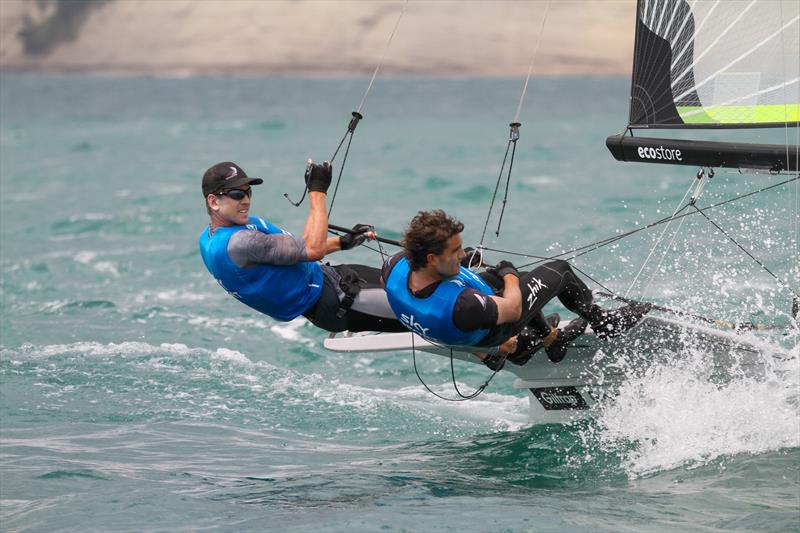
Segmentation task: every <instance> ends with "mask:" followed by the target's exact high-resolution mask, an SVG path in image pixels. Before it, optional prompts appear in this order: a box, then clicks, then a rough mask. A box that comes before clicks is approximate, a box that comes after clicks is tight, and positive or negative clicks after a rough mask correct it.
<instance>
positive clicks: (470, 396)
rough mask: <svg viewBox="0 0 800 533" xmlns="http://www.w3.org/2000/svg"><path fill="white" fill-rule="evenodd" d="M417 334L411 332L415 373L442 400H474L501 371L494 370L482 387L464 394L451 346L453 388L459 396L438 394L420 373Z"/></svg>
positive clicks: (429, 390) (423, 384) (424, 385)
mask: <svg viewBox="0 0 800 533" xmlns="http://www.w3.org/2000/svg"><path fill="white" fill-rule="evenodd" d="M415 336H416V335H415V334H414V333H411V359H412V361H413V363H414V373H415V374H416V375H417V379H418V380H419V382H420V383H422V386H423V387H425V389H427V391H428V392H430V393H431V394H433V395H434V396H436V397H437V398H439V399H440V400H445V401H447V402H463V401H466V400H472V399H473V398H477V397H478V396H480V395H481V394H482V393H483V391H484V390H485V389H486V387H487V386H489V382H491V381H492V380H493V379H494V377H495V376H496V375H497V373H498V372H499V371H500V370H495V371H493V372H492V375H491V376H489V379H487V380H486V381H485V382H484V383H483V385H481V386H480V387H478V388H477V389H475V391H474V392H472V393H470V394H466V395H465V394H462V393H461V391H460V390H459V388H458V384H457V383H456V371H455V367H454V365H453V359H454V357H453V349H452V348H450V375H451V377H452V380H453V388H454V389H455V391H456V394H458V396H459V398H447V397H446V396H442V395H441V394H438V393H437V392H434V391H433V390H432V389H431V388H430V387H429V386H428V384H427V383H425V380H423V379H422V376H420V374H419V369H418V368H417V349H416V344H415V343H414V337H415ZM436 346H439V347H440V348H444V346H441V345H436Z"/></svg>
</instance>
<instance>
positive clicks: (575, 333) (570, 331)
mask: <svg viewBox="0 0 800 533" xmlns="http://www.w3.org/2000/svg"><path fill="white" fill-rule="evenodd" d="M588 325H589V322H588V321H587V320H586V319H585V318H580V317H578V318H576V319H574V320H572V321H571V322H570V323H569V324H567V325H566V326H565V327H564V329H559V330H558V336H557V337H556V340H554V341H553V343H552V344H551V345H550V346H545V348H544V351H545V353H546V354H547V357H548V359H550V360H551V361H552V362H554V363H558V362H560V361H561V360H562V359H564V356H565V355H567V345H569V343H571V342H572V341H574V340H575V339H577V338H578V337H580V336H581V335H583V332H584V331H586V326H588Z"/></svg>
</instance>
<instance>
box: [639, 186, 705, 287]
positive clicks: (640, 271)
mask: <svg viewBox="0 0 800 533" xmlns="http://www.w3.org/2000/svg"><path fill="white" fill-rule="evenodd" d="M692 185H694V178H692V183H691V184H690V185H689V188H688V189H687V190H686V194H684V195H683V198H682V199H681V201H680V202H678V206H680V205H683V207H676V208H675V211H674V212H673V213H672V218H674V217H675V215H677V214H678V213H680V212H681V211H682V210H684V209H686V205H685V204H684V202H685V201H686V197H687V196H689V194H691V192H692V188H693V187H692ZM671 223H672V221H671V220H670V222H669V223H667V225H666V226H664V230H663V231H662V232H661V235H659V236H658V239H657V240H656V243H655V244H654V245H653V247H652V248H651V249H650V253H649V254H647V257H646V258H645V260H644V262H643V263H642V266H641V268H640V269H639V272H637V273H636V276H634V278H633V281H631V284H630V285H629V286H628V290H627V291H625V297H626V298H627V297H628V295H629V294H630V293H631V290H632V289H633V286H634V285H636V281H637V280H638V279H639V276H640V275H641V274H642V272H643V271H644V268H645V267H646V266H647V263H648V262H649V261H650V258H651V257H652V256H653V254H654V253H655V251H656V249H657V248H658V246H659V245H660V244H661V241H662V240H663V239H664V234H665V233H666V232H667V230H668V229H669V225H670V224H671ZM681 224H683V220H681ZM678 230H680V228H678ZM675 235H677V232H676V233H675ZM673 242H674V236H673ZM670 245H671V243H670ZM668 250H669V248H667V249H666V250H665V251H664V255H663V256H661V262H663V261H664V257H666V255H667V253H666V252H667V251H668ZM661 262H659V266H661ZM656 270H658V269H656ZM651 279H652V278H651ZM649 285H650V283H649V282H648V284H647V286H649ZM645 290H646V289H645ZM642 292H645V291H642Z"/></svg>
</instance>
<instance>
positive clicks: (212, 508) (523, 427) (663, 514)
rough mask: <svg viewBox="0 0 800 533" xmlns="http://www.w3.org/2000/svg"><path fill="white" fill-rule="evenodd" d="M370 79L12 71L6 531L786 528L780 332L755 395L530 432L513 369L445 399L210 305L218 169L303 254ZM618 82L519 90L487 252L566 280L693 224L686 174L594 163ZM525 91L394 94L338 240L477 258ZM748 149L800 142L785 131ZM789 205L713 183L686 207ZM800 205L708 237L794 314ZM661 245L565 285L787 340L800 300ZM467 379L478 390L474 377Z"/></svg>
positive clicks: (727, 265) (711, 386) (619, 93)
mask: <svg viewBox="0 0 800 533" xmlns="http://www.w3.org/2000/svg"><path fill="white" fill-rule="evenodd" d="M367 81H368V80H366V79H361V78H357V79H348V80H337V79H299V78H231V77H219V78H188V79H153V78H145V77H143V78H135V77H122V78H103V77H77V76H76V77H69V76H66V77H64V76H33V75H9V74H3V76H2V78H0V202H1V205H2V210H0V216H1V217H2V220H0V223H1V224H0V252H1V257H0V272H1V273H2V284H1V285H0V296H2V303H1V304H0V313H1V314H2V319H1V320H2V322H1V323H0V377H1V379H2V382H1V384H0V395H1V396H0V397H1V398H2V403H1V404H0V445H2V455H0V523H1V524H2V529H3V530H4V531H19V530H38V531H45V530H66V531H112V530H115V531H116V530H127V531H154V530H208V529H218V530H229V531H234V530H236V531H266V530H292V531H379V530H380V531H392V530H401V531H402V530H405V531H587V532H588V531H609V532H611V531H614V532H616V531H681V532H683V531H731V530H746V531H754V530H758V531H797V530H799V529H800V417H799V416H798V415H800V366H798V349H797V337H796V336H792V335H791V334H788V335H783V333H785V332H786V331H788V330H778V331H777V332H775V333H774V334H769V333H768V334H758V336H757V340H758V342H762V343H765V345H766V346H767V347H768V348H770V349H771V350H773V351H779V352H780V353H782V354H784V356H783V357H782V358H780V359H777V360H773V359H769V360H765V361H764V367H765V368H766V371H765V373H762V375H761V376H760V377H759V378H758V379H756V378H753V377H752V376H747V375H744V374H741V375H738V374H736V373H735V372H734V373H733V377H732V378H730V379H728V380H726V381H722V382H720V381H718V380H715V379H712V378H711V377H710V376H709V371H708V368H707V361H706V360H705V359H704V355H706V354H703V353H699V352H698V353H694V352H691V351H690V353H684V354H674V355H675V357H674V363H663V362H662V363H659V364H658V365H655V366H654V367H653V368H648V369H647V371H646V372H640V373H638V374H636V375H635V376H631V379H630V380H629V382H627V383H626V384H625V385H624V386H623V388H622V389H621V390H620V391H619V394H618V396H617V397H616V398H615V399H614V401H612V402H609V403H608V405H607V406H606V407H605V409H604V410H603V411H602V412H601V413H600V414H599V416H598V417H596V418H594V419H591V420H584V421H580V422H576V423H574V424H570V425H550V426H530V425H529V423H528V418H527V405H528V399H527V397H526V394H525V392H524V391H521V390H519V389H515V388H514V387H513V378H512V376H511V375H510V374H509V373H503V372H501V373H500V374H499V375H498V376H497V377H496V378H495V379H494V380H493V381H492V383H491V384H490V386H489V387H488V389H487V390H486V392H485V393H484V394H482V395H481V396H479V397H478V398H477V399H475V400H472V401H466V402H447V401H443V400H439V399H437V398H435V397H433V396H432V395H430V394H429V393H428V392H427V391H426V390H425V389H424V388H423V387H422V385H421V384H420V383H419V381H418V379H417V377H416V375H415V372H414V368H413V366H412V356H411V355H412V354H411V353H409V352H398V353H393V354H362V355H348V354H337V353H331V352H327V351H326V350H325V349H324V348H323V346H322V343H323V340H324V339H325V337H326V333H325V332H323V331H320V330H318V329H316V328H314V327H313V326H311V325H310V324H309V323H308V322H307V321H305V320H304V319H298V320H295V321H293V322H290V323H279V322H276V321H274V320H271V319H270V318H268V317H265V316H262V315H260V314H258V313H256V312H254V311H251V310H250V309H249V308H247V307H245V306H243V305H242V304H240V303H238V302H237V301H235V300H234V299H233V298H231V297H230V296H228V295H227V294H225V292H224V291H223V290H222V289H221V288H220V287H219V286H218V285H217V284H216V283H215V282H214V280H213V279H212V278H211V277H210V276H209V275H208V273H207V272H206V270H205V268H204V266H203V264H202V261H201V259H200V257H199V254H198V249H197V237H198V235H199V234H200V232H201V230H202V229H203V228H204V226H205V225H206V224H207V216H206V213H205V209H204V201H203V196H202V194H201V191H200V177H201V175H202V173H203V171H204V170H205V169H206V168H207V167H208V166H210V165H211V164H213V163H216V162H218V161H225V160H231V161H235V162H237V163H238V164H240V165H241V166H242V167H243V168H244V169H245V170H246V171H247V172H248V173H249V174H251V175H254V176H258V177H262V178H264V180H265V183H264V184H263V185H261V186H257V187H255V188H254V194H253V207H252V213H253V214H256V215H260V216H263V217H267V218H269V219H270V220H272V221H273V222H275V223H277V224H279V225H282V226H284V227H285V228H286V229H288V230H290V231H293V232H296V233H298V234H299V233H302V228H303V224H304V221H305V216H306V213H307V204H304V205H303V206H301V207H300V208H295V207H292V206H291V205H290V204H289V203H288V202H287V201H286V200H285V199H284V198H283V193H289V195H290V196H291V197H292V198H295V199H297V198H299V196H300V195H301V192H302V185H303V182H302V175H303V169H304V166H305V161H306V159H307V158H308V157H313V158H315V159H317V160H322V159H326V158H330V157H331V156H332V154H333V152H334V150H335V148H336V145H337V144H338V142H339V140H340V139H341V137H342V135H343V134H344V132H345V129H346V126H347V122H348V120H349V118H350V112H351V111H353V110H354V109H355V108H356V106H357V105H358V103H359V102H360V101H361V98H362V96H363V94H364V90H365V89H366V86H367ZM628 83H629V82H628V80H626V79H622V78H567V79H535V80H533V81H532V83H531V85H530V88H529V92H528V94H527V95H526V100H525V105H524V106H523V108H522V113H521V116H520V121H521V122H522V124H523V126H522V128H521V132H520V133H521V137H520V140H519V141H518V144H517V150H516V158H515V161H514V166H513V172H512V177H511V182H510V187H509V193H508V201H507V204H506V207H505V213H504V216H503V224H502V228H501V231H500V235H499V236H496V235H495V229H496V226H497V217H498V209H499V208H500V206H501V204H502V200H501V198H502V194H503V192H504V184H505V177H503V180H502V181H501V185H500V190H499V196H498V200H497V202H496V204H495V210H494V212H493V215H492V217H491V220H490V222H489V224H488V229H487V231H486V237H485V242H484V244H485V245H486V246H487V247H490V248H494V249H501V250H506V251H509V252H519V253H521V254H528V255H531V256H536V255H541V256H551V255H555V254H558V253H560V252H562V251H565V250H569V249H572V248H575V247H578V246H582V245H585V244H588V243H591V242H594V241H597V240H600V239H604V238H606V237H609V236H612V235H615V234H619V233H622V232H624V231H628V230H630V229H635V228H639V227H643V226H644V225H646V224H647V223H648V222H650V221H653V220H656V219H660V218H663V217H665V216H668V215H670V214H672V213H673V212H674V210H675V209H676V208H678V207H679V206H681V205H683V204H685V200H684V194H685V193H686V192H687V190H688V189H689V187H690V186H691V185H692V184H693V183H694V182H696V178H695V173H696V171H697V169H694V168H690V167H680V168H673V167H667V166H661V165H635V164H631V163H618V162H615V161H614V160H613V158H612V157H611V156H610V154H609V153H608V151H607V150H606V148H605V146H604V140H605V137H606V135H608V134H611V133H615V132H618V131H620V130H621V129H622V128H623V127H624V125H625V123H626V120H625V119H626V113H627V94H628V89H629V88H628ZM522 85H523V80H520V79H498V80H483V79H426V78H403V79H387V78H383V79H381V78H379V79H378V81H377V82H376V84H375V86H374V87H373V90H372V92H371V93H370V94H369V95H368V98H367V100H366V103H365V107H364V108H363V110H362V112H363V113H364V115H365V118H364V120H363V121H362V122H361V123H360V124H359V126H358V128H357V130H356V132H355V136H354V139H353V143H352V146H351V148H350V152H349V155H348V159H347V164H346V167H345V170H344V173H343V177H342V181H341V183H340V186H339V190H338V194H337V196H336V201H335V204H334V207H333V213H332V222H334V223H336V224H340V225H345V226H349V225H352V224H356V223H369V224H374V225H375V226H376V228H377V230H378V231H379V233H380V234H382V235H383V236H386V237H389V238H394V239H396V238H398V237H399V236H400V234H401V232H402V230H403V228H404V226H405V224H406V223H407V222H408V220H409V219H410V218H411V217H412V216H413V215H414V214H415V213H416V212H417V211H418V210H421V209H432V208H443V209H445V210H447V212H448V213H450V214H452V215H454V216H456V217H458V218H459V219H461V220H462V221H463V222H464V223H465V225H466V230H465V232H464V240H465V243H466V244H467V245H472V246H474V245H476V244H478V243H479V242H480V239H481V234H482V232H483V228H484V224H485V221H486V216H487V210H488V208H489V204H490V202H491V198H492V193H493V191H494V189H495V184H496V181H497V178H498V174H499V172H500V164H501V162H502V159H503V154H504V151H505V148H506V145H507V140H508V133H509V132H508V123H509V122H511V121H512V119H513V118H514V112H515V110H516V106H517V102H518V99H519V96H520V91H521V89H522ZM736 135H738V136H739V137H738V138H739V139H744V140H749V141H751V142H752V141H755V142H776V143H781V144H782V143H785V142H786V140H787V139H789V142H797V141H796V131H795V130H789V131H783V130H778V131H755V132H753V131H749V132H740V133H737V134H736ZM707 138H708V137H707ZM343 155H344V154H343V152H340V154H339V155H338V156H337V158H336V161H335V164H336V167H337V168H339V166H340V165H341V163H342V161H343ZM507 168H508V167H506V169H507ZM783 179H785V176H770V175H768V174H766V175H764V174H761V175H750V174H739V173H736V172H718V173H717V176H716V177H715V178H714V179H713V180H712V181H711V182H710V183H709V185H708V186H707V187H706V192H705V193H704V195H703V196H702V197H701V199H700V200H699V201H698V206H703V207H705V206H709V205H711V204H714V203H719V202H721V201H722V200H724V199H727V198H730V197H733V196H736V195H740V194H744V193H747V192H749V191H752V190H755V189H758V188H761V187H765V186H768V185H771V184H777V183H779V182H780V181H781V180H783ZM798 190H799V189H798V187H797V185H796V183H795V184H793V185H790V186H779V187H776V188H775V189H772V190H770V191H767V192H765V193H762V194H758V195H755V196H752V197H748V198H747V199H744V200H741V201H738V202H735V203H733V204H726V205H724V206H721V207H719V208H715V209H712V210H710V211H708V212H707V214H708V215H709V216H710V217H711V218H712V219H714V220H715V222H717V223H718V224H720V226H722V227H724V228H725V229H726V230H728V231H729V233H730V234H731V235H732V236H733V237H734V238H735V239H736V240H737V241H738V242H739V243H740V244H741V245H742V246H744V247H746V248H747V249H748V250H749V251H751V252H752V253H753V254H754V255H756V256H757V257H759V258H760V259H761V260H762V261H763V262H764V264H765V265H766V266H768V267H769V268H770V270H772V272H774V273H775V274H776V275H777V276H778V277H780V278H781V279H782V280H784V281H785V282H786V283H788V284H789V285H791V286H792V287H793V288H794V290H798V285H800V283H798V280H799V279H800V275H799V274H798V270H797V263H798V242H797V227H798V222H797V207H798V198H799V197H800V194H798ZM663 229H664V226H658V227H657V228H654V229H653V230H650V231H643V232H640V233H638V234H636V235H634V236H632V237H630V238H628V239H624V240H621V241H618V242H616V243H614V244H613V245H611V246H606V247H603V248H600V249H598V250H596V251H594V252H592V253H589V254H586V255H584V256H581V257H579V258H578V259H576V261H575V263H574V264H575V266H576V267H578V268H580V269H581V271H582V272H583V273H584V275H586V276H588V277H586V278H584V279H587V281H588V280H589V277H591V278H592V279H593V280H596V282H597V284H595V283H594V282H591V281H590V284H591V285H592V288H601V287H605V288H608V289H611V290H614V291H617V292H620V293H623V294H624V293H627V294H629V295H630V296H633V297H637V298H645V299H649V300H652V301H655V302H659V303H661V304H666V305H673V306H677V307H680V308H683V309H689V310H691V311H693V312H695V313H698V314H702V315H704V316H710V317H713V318H719V319H723V320H728V321H754V322H769V323H777V324H780V325H783V326H788V325H789V324H790V322H791V318H790V308H791V297H790V293H788V292H787V291H786V289H785V288H782V287H781V286H780V284H778V283H776V282H775V281H774V280H773V279H772V278H771V277H770V276H769V275H768V274H766V273H765V272H764V271H763V270H762V269H761V268H760V267H759V266H758V265H756V264H754V263H753V262H752V261H750V260H749V259H748V258H747V257H746V256H744V255H743V253H742V252H741V250H739V249H738V248H736V246H734V245H733V244H732V243H731V242H730V241H729V240H728V238H726V237H725V236H724V235H722V234H721V233H720V232H719V231H718V230H716V229H715V228H713V227H712V226H711V225H710V224H708V223H707V222H706V221H704V220H703V219H702V218H701V217H700V216H693V217H686V218H685V219H682V221H676V222H674V223H673V224H672V225H671V226H670V227H669V229H668V230H667V231H666V232H664V233H663V234H662V230H663ZM659 239H660V241H659ZM656 244H659V245H658V246H657V247H655V252H654V253H652V254H651V250H653V248H654V246H655V245H656ZM371 248H372V249H368V248H365V247H361V248H359V249H357V250H353V251H351V252H347V253H346V254H345V253H342V254H335V255H333V256H331V257H330V259H331V261H334V262H362V263H366V264H370V265H374V266H379V265H380V264H381V261H382V254H381V252H384V253H393V252H394V251H395V250H396V249H395V248H393V247H391V246H390V245H385V246H384V247H383V250H380V249H379V248H378V247H376V246H372V247H371ZM648 256H649V260H647V261H646V262H645V259H646V258H648ZM488 258H489V259H490V260H492V261H496V260H499V259H501V258H506V259H510V260H512V261H514V262H515V263H516V264H518V265H522V264H526V263H530V262H532V261H534V260H535V258H533V257H525V256H520V255H509V254H502V253H499V252H492V253H489V254H488ZM643 265H644V267H643ZM634 280H635V282H634ZM604 305H609V303H608V302H604ZM552 308H553V309H555V310H558V311H560V312H562V314H564V315H565V316H566V315H568V313H566V312H565V310H564V309H563V308H561V307H559V306H558V305H556V304H553V305H552ZM754 338H756V335H755V334H754ZM661 355H663V354H661ZM567 357H569V355H568V356H567ZM660 359H661V360H662V361H663V360H664V358H663V357H662V358H660ZM667 360H670V358H667ZM417 366H418V369H419V372H420V374H421V376H422V377H423V379H424V380H425V381H426V383H428V385H429V386H430V387H431V388H433V389H434V390H435V391H437V392H438V393H440V394H442V395H444V396H448V397H455V396H456V395H455V392H454V391H453V387H452V384H451V383H450V381H451V375H450V363H449V361H448V360H447V359H445V358H441V357H438V356H434V355H429V354H417ZM455 371H456V379H457V382H458V384H459V387H460V388H461V390H462V391H469V390H473V389H474V387H476V386H478V385H480V384H481V383H482V382H483V381H484V380H485V379H486V378H487V377H488V374H489V372H488V370H487V369H485V368H483V367H481V366H477V365H471V364H466V363H457V364H456V367H455Z"/></svg>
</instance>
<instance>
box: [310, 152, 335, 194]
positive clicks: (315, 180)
mask: <svg viewBox="0 0 800 533" xmlns="http://www.w3.org/2000/svg"><path fill="white" fill-rule="evenodd" d="M332 177H333V167H332V166H331V164H330V163H329V162H328V161H325V162H324V163H322V164H321V165H320V164H317V163H314V162H313V161H312V160H310V159H309V160H308V165H306V175H305V180H306V186H307V187H308V190H309V191H311V192H322V193H327V192H328V187H330V186H331V179H332Z"/></svg>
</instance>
